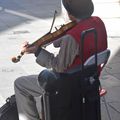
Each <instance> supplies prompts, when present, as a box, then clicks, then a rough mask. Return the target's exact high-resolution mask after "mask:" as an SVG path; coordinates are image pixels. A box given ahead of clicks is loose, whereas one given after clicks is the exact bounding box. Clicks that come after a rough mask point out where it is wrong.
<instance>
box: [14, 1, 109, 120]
mask: <svg viewBox="0 0 120 120" xmlns="http://www.w3.org/2000/svg"><path fill="white" fill-rule="evenodd" d="M62 2H63V5H64V7H65V9H66V10H67V13H68V16H69V19H70V20H71V21H72V22H75V23H76V25H75V26H73V27H72V28H71V29H70V30H68V31H67V32H65V33H64V34H63V35H62V36H60V37H59V38H57V40H55V41H53V44H54V47H60V50H59V52H58V54H57V56H54V54H53V53H51V52H49V51H47V50H45V49H44V48H42V47H40V46H36V45H35V46H31V47H28V46H29V43H28V42H25V43H24V45H23V47H22V52H24V53H26V54H35V57H36V62H37V63H38V64H39V65H41V66H43V67H46V68H47V69H46V70H44V71H42V72H41V73H40V76H43V77H45V79H44V81H42V83H41V84H47V79H48V78H50V77H51V78H54V77H58V76H57V73H64V72H67V71H69V70H70V69H72V68H75V67H76V66H78V65H80V64H81V59H80V33H81V32H82V31H83V30H85V29H89V28H95V29H96V30H97V34H98V51H99V52H100V51H103V50H105V49H106V48H107V35H106V29H105V26H104V23H103V22H102V20H101V19H100V18H99V17H95V16H92V13H93V11H94V5H93V2H92V0H62ZM87 39H88V40H87V42H86V43H85V53H84V54H85V55H84V61H85V60H86V59H87V58H88V57H90V56H91V55H92V54H93V53H94V45H93V44H92V41H91V40H90V39H91V38H90V36H89V37H88V38H87ZM89 50H90V51H89ZM49 69H52V70H50V71H49ZM55 75H56V76H55ZM14 89H15V96H16V102H17V108H18V113H19V120H40V119H41V118H40V117H39V113H38V111H37V107H36V102H35V99H34V97H38V96H40V95H41V94H42V89H41V87H40V86H39V85H38V75H29V76H22V77H19V78H17V79H16V80H15V83H14Z"/></svg>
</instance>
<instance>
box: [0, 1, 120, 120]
mask: <svg viewBox="0 0 120 120" xmlns="http://www.w3.org/2000/svg"><path fill="white" fill-rule="evenodd" d="M93 2H94V4H95V12H94V15H97V16H100V17H101V18H102V19H103V21H104V22H105V25H106V28H107V33H108V48H109V49H110V50H111V56H110V59H109V62H108V64H107V66H106V67H105V69H104V70H103V72H102V75H101V83H102V86H103V87H105V88H106V89H107V92H108V93H107V94H106V96H105V98H106V101H107V105H108V108H109V111H110V113H111V117H112V120H120V94H119V91H120V42H119V41H120V3H118V2H119V0H104V1H103V0H93ZM55 10H57V11H58V16H57V18H56V21H55V26H56V25H60V24H61V23H63V19H62V16H61V2H60V0H50V1H48V0H39V1H38V0H20V1H19V0H12V1H10V0H4V1H3V0H0V43H1V47H0V54H1V57H0V106H2V105H3V104H4V103H5V99H6V98H7V97H9V96H11V95H12V94H14V90H13V84H14V80H15V79H16V78H17V77H19V76H23V75H28V74H38V73H39V72H40V71H41V70H43V69H44V68H43V67H40V66H39V65H37V64H36V63H35V58H34V56H33V55H25V56H23V58H22V59H21V62H19V63H17V64H14V63H12V62H11V58H12V57H13V56H17V55H18V54H19V52H20V45H21V44H22V43H23V42H24V41H26V40H27V41H29V42H30V43H32V42H34V41H35V40H36V39H38V38H40V37H41V36H42V35H44V34H45V33H47V32H48V31H49V29H50V26H51V23H52V19H53V15H54V11H55ZM47 49H49V50H50V51H53V52H56V51H57V50H56V49H53V47H52V46H50V47H47ZM101 104H102V106H101V110H102V120H109V119H108V116H107V112H106V109H105V104H104V101H101Z"/></svg>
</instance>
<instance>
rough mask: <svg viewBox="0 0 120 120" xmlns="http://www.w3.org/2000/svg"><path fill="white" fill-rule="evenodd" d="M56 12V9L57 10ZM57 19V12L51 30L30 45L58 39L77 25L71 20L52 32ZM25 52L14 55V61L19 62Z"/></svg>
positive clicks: (45, 43)
mask: <svg viewBox="0 0 120 120" xmlns="http://www.w3.org/2000/svg"><path fill="white" fill-rule="evenodd" d="M55 13H56V11H55ZM54 20H55V14H54V19H53V22H52V26H51V29H50V31H49V32H48V33H47V34H45V35H44V36H42V37H41V38H39V39H38V40H36V41H35V42H33V43H32V44H30V45H29V46H28V48H29V47H32V46H39V47H41V46H45V45H47V44H49V43H51V42H53V41H54V40H56V39H58V38H59V37H61V36H62V35H64V34H65V33H66V32H67V31H68V30H70V29H71V28H73V27H74V26H75V25H76V22H75V21H72V22H69V23H67V24H66V25H61V27H60V28H59V29H57V28H56V31H55V32H53V33H51V30H52V27H53V23H54ZM24 53H25V52H21V53H20V55H18V56H17V57H12V62H14V63H17V62H19V61H20V59H21V57H22V56H23V55H24Z"/></svg>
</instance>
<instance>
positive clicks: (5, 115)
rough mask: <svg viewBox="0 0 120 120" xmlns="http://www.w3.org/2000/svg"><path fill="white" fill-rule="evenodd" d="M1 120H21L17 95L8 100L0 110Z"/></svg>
mask: <svg viewBox="0 0 120 120" xmlns="http://www.w3.org/2000/svg"><path fill="white" fill-rule="evenodd" d="M0 120H19V119H18V112H17V106H16V100H15V95H12V96H11V97H9V98H7V99H6V103H5V104H4V105H3V106H2V107H1V108H0Z"/></svg>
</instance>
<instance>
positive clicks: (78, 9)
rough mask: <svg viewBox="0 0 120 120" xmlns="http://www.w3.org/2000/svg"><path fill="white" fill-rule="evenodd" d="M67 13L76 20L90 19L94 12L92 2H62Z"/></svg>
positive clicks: (89, 0)
mask: <svg viewBox="0 0 120 120" xmlns="http://www.w3.org/2000/svg"><path fill="white" fill-rule="evenodd" d="M62 2H63V5H64V7H65V9H66V10H67V12H68V13H69V14H71V15H73V16H74V17H76V18H86V17H90V16H91V15H92V13H93V11H94V5H93V2H92V1H91V0H62Z"/></svg>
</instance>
